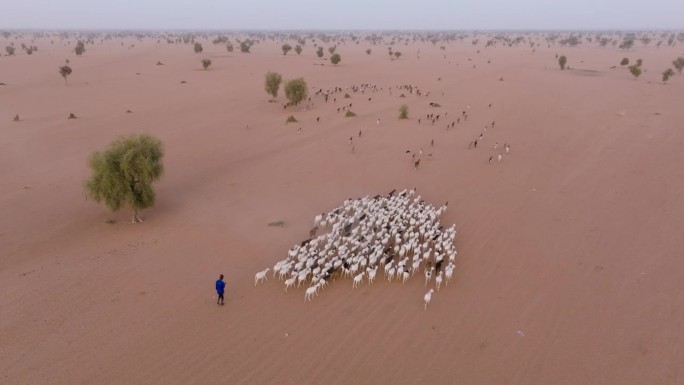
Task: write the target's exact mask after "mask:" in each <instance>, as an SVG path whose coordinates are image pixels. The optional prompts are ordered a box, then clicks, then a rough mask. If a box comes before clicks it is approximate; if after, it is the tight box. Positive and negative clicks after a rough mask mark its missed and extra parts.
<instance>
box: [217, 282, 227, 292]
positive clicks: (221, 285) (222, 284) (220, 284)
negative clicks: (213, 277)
mask: <svg viewBox="0 0 684 385" xmlns="http://www.w3.org/2000/svg"><path fill="white" fill-rule="evenodd" d="M225 288H226V283H225V282H223V280H222V279H219V280H217V281H216V292H217V293H219V294H223V289H225Z"/></svg>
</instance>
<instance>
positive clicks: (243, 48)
mask: <svg viewBox="0 0 684 385" xmlns="http://www.w3.org/2000/svg"><path fill="white" fill-rule="evenodd" d="M250 49H252V42H251V40H245V41H243V42H240V52H242V53H249V50H250Z"/></svg>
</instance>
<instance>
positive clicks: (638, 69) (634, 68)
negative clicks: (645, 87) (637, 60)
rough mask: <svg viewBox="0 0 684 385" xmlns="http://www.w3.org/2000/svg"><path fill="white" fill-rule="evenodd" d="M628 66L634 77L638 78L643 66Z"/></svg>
mask: <svg viewBox="0 0 684 385" xmlns="http://www.w3.org/2000/svg"><path fill="white" fill-rule="evenodd" d="M628 68H629V72H630V73H631V74H632V75H634V79H636V78H638V77H639V76H641V67H639V66H638V65H631V66H629V67H628Z"/></svg>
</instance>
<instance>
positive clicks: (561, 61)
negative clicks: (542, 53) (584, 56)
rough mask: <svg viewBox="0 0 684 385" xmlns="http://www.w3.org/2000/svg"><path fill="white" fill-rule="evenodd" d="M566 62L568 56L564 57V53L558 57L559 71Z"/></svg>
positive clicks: (563, 67)
mask: <svg viewBox="0 0 684 385" xmlns="http://www.w3.org/2000/svg"><path fill="white" fill-rule="evenodd" d="M567 63H568V58H566V57H565V55H563V56H561V57H559V58H558V65H559V66H560V69H561V71H562V70H564V69H565V65H566V64H567Z"/></svg>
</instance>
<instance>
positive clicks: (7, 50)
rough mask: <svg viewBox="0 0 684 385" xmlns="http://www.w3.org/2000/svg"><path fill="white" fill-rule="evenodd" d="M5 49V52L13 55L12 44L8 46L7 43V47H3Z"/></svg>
mask: <svg viewBox="0 0 684 385" xmlns="http://www.w3.org/2000/svg"><path fill="white" fill-rule="evenodd" d="M5 51H6V52H7V54H8V55H10V56H11V55H14V47H12V46H9V45H8V46H7V47H5Z"/></svg>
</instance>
